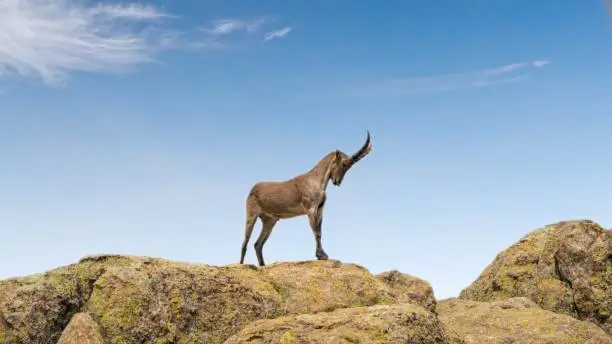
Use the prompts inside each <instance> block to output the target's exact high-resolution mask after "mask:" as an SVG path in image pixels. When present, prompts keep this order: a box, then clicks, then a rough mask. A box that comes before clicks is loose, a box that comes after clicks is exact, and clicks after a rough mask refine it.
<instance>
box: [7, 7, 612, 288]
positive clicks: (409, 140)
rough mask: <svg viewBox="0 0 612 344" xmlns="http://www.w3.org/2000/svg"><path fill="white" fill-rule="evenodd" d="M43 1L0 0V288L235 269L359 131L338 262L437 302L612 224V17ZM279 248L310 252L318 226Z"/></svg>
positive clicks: (333, 198) (330, 237)
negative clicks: (523, 250)
mask: <svg viewBox="0 0 612 344" xmlns="http://www.w3.org/2000/svg"><path fill="white" fill-rule="evenodd" d="M41 6H42V5H41V4H40V2H37V1H34V0H21V1H20V2H17V0H0V16H2V17H3V18H9V20H5V19H3V20H2V21H0V32H2V34H0V143H1V144H0V159H1V161H2V165H1V170H0V171H2V178H1V179H0V190H1V192H0V231H1V232H0V237H1V238H2V240H1V241H0V278H6V277H9V276H18V275H26V274H30V273H35V272H40V271H44V270H47V269H51V268H54V267H57V266H60V265H66V264H70V263H73V262H75V261H77V260H78V259H79V258H80V257H82V256H85V255H88V254H96V253H122V254H132V255H147V256H157V257H164V258H168V259H175V260H181V261H191V262H201V263H209V264H214V265H224V264H231V263H236V262H237V261H238V259H239V249H240V244H241V241H242V237H243V233H244V201H245V199H246V196H247V194H248V191H249V189H250V187H251V186H252V185H253V184H254V183H255V182H257V181H260V180H284V179H288V178H291V177H293V176H294V175H297V174H299V173H302V172H304V171H306V170H308V169H310V168H311V167H312V166H313V165H314V164H315V163H316V162H317V161H318V160H319V159H320V158H322V157H323V156H324V155H325V154H327V153H328V152H330V151H331V150H334V149H341V150H343V151H345V152H347V153H349V154H350V153H352V152H354V151H355V150H356V149H358V148H359V146H360V145H361V144H362V143H363V140H364V139H365V133H366V130H370V132H371V133H372V141H373V151H372V153H371V154H370V155H369V156H368V157H367V158H365V159H364V160H362V161H361V162H359V163H358V164H357V165H355V167H354V168H353V169H352V170H351V171H350V172H349V173H348V174H347V176H346V178H345V180H344V182H343V185H342V186H341V187H340V188H337V187H334V186H333V185H330V186H329V188H328V201H327V204H326V210H325V217H324V218H325V220H324V225H323V245H324V248H325V250H326V251H327V253H328V254H329V255H330V257H331V258H333V259H339V260H342V261H345V262H354V263H358V264H362V265H363V266H365V267H366V268H368V269H369V270H370V271H372V272H374V273H378V272H382V271H386V270H390V269H399V270H401V271H403V272H407V273H410V274H413V275H416V276H419V277H422V278H424V279H426V280H428V281H429V282H430V283H431V284H432V285H433V287H434V291H435V293H436V296H437V297H440V298H442V297H449V296H455V295H457V294H458V293H459V291H460V290H461V289H462V288H463V287H465V286H467V285H468V284H469V283H471V282H472V281H473V280H474V279H475V278H476V277H477V276H478V274H479V273H480V272H481V271H482V269H484V268H485V267H486V265H488V264H489V263H490V262H491V261H492V259H493V258H494V257H495V255H496V254H497V253H498V252H499V251H501V250H503V249H504V248H506V247H508V246H509V245H511V244H512V243H514V242H515V241H516V240H518V239H519V238H520V237H521V236H522V235H524V234H526V233H527V232H529V231H531V230H533V229H535V228H537V227H540V226H543V225H546V224H549V223H553V222H557V221H561V220H567V219H576V218H590V219H592V220H594V221H597V222H599V223H600V224H602V225H603V226H605V227H612V212H610V209H611V208H610V206H611V204H612V202H611V201H612V184H611V183H610V178H609V176H610V172H609V171H610V170H612V159H611V158H610V147H611V146H612V136H611V135H610V132H611V131H612V115H611V114H612V111H611V109H612V97H610V90H611V89H612V78H610V77H609V76H610V75H612V62H611V61H612V44H611V43H612V41H611V37H612V36H611V34H612V26H611V25H610V24H612V22H611V20H612V17H610V16H609V15H608V13H607V12H606V8H605V5H604V4H603V2H602V1H596V0H580V1H578V0H575V1H569V0H559V1H556V2H555V5H554V6H553V5H552V3H551V4H548V3H546V2H542V1H540V2H533V1H526V0H515V1H496V2H492V1H479V0H470V1H468V0H464V1H453V2H451V1H445V2H442V1H437V2H415V1H403V2H399V1H394V2H391V1H387V2H377V3H376V4H374V3H373V2H369V1H368V2H366V1H350V2H349V1H339V0H334V1H329V0H316V1H315V0H313V1H307V2H306V1H303V2H296V1H293V2H289V1H272V0H270V1H258V2H254V1H201V2H200V1H197V2H196V1H190V2H187V1H182V2H171V1H155V2H150V3H146V2H139V3H138V4H130V3H129V2H127V1H124V2H122V4H121V5H119V4H117V3H112V2H105V3H93V2H89V3H83V2H81V3H80V4H79V3H77V2H73V1H72V0H62V1H56V2H54V5H53V6H48V7H45V8H43V7H41ZM259 229H260V224H259V223H258V224H257V226H256V229H255V233H254V238H256V236H257V235H258V233H259ZM254 238H252V239H251V244H250V245H249V251H248V254H247V262H248V263H253V264H254V263H256V259H255V255H254V252H253V249H252V243H253V242H254ZM264 256H265V258H266V262H267V263H272V262H274V261H295V260H307V259H314V239H313V236H312V233H311V231H310V228H309V226H308V221H307V219H306V218H305V217H299V218H295V219H291V220H283V221H281V222H279V224H277V226H276V227H275V230H274V232H273V234H272V236H271V237H270V239H269V240H268V242H267V244H266V246H265V248H264Z"/></svg>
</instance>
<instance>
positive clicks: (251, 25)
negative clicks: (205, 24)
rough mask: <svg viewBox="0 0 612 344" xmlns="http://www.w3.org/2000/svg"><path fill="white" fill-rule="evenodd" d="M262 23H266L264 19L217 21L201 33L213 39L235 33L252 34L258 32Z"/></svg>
mask: <svg viewBox="0 0 612 344" xmlns="http://www.w3.org/2000/svg"><path fill="white" fill-rule="evenodd" d="M264 23H266V18H256V19H218V20H215V21H213V25H212V27H211V28H205V29H203V31H204V32H206V33H208V34H209V35H210V36H213V37H221V36H227V35H230V34H232V33H235V32H237V31H244V32H246V33H248V34H254V33H257V32H258V31H259V29H260V27H261V26H262V25H263V24H264Z"/></svg>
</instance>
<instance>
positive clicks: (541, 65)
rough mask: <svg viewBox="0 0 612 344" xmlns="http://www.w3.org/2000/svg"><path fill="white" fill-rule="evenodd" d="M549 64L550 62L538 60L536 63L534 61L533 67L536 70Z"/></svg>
mask: <svg viewBox="0 0 612 344" xmlns="http://www.w3.org/2000/svg"><path fill="white" fill-rule="evenodd" d="M549 63H550V61H549V60H536V61H533V66H534V67H536V68H539V67H544V66H546V65H547V64H549Z"/></svg>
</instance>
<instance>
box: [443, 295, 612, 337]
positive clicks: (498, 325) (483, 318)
mask: <svg viewBox="0 0 612 344" xmlns="http://www.w3.org/2000/svg"><path fill="white" fill-rule="evenodd" d="M437 310H438V314H439V316H438V317H439V319H440V320H441V321H442V323H444V324H445V325H446V326H447V327H448V328H449V329H451V330H453V331H455V332H456V333H458V334H459V335H460V336H462V338H463V339H464V340H465V343H466V344H480V343H487V344H513V343H516V344H518V343H520V344H612V337H610V336H608V335H607V334H606V332H605V331H604V330H603V329H601V328H599V327H598V326H597V325H595V324H592V323H590V322H586V321H580V320H577V319H575V318H573V317H570V316H569V315H565V314H558V313H554V312H550V311H546V310H543V309H542V308H540V307H539V306H538V305H537V304H536V303H535V302H533V301H531V300H530V299H527V298H510V299H506V300H502V301H495V302H478V301H469V300H461V299H448V300H442V301H440V302H438V307H437Z"/></svg>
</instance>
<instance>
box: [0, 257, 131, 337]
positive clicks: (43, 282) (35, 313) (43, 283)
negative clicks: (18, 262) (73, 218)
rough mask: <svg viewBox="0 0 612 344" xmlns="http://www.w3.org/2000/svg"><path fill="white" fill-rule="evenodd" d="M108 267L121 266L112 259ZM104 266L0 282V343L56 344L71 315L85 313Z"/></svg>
mask: <svg viewBox="0 0 612 344" xmlns="http://www.w3.org/2000/svg"><path fill="white" fill-rule="evenodd" d="M105 263H106V264H108V265H113V264H122V260H120V259H109V260H108V261H106V262H105ZM103 272H104V265H103V264H99V263H96V262H83V263H79V264H73V265H69V266H67V267H63V268H59V269H54V270H51V271H48V272H45V273H40V274H35V275H30V276H27V277H23V278H12V279H8V280H4V281H0V313H2V314H3V318H4V319H3V322H4V326H3V327H4V328H6V329H8V330H5V331H2V332H0V343H2V344H8V343H11V344H12V343H37V344H47V343H48V344H56V343H57V341H58V339H59V336H60V334H61V333H62V331H63V330H64V328H65V327H66V326H67V325H68V322H69V321H70V318H71V316H72V314H74V313H76V312H78V311H79V310H80V309H82V308H83V307H84V306H85V304H86V302H87V300H88V299H89V295H90V294H91V292H92V290H93V284H94V282H95V281H96V280H97V278H98V277H99V276H100V275H101V274H102V273H103Z"/></svg>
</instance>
